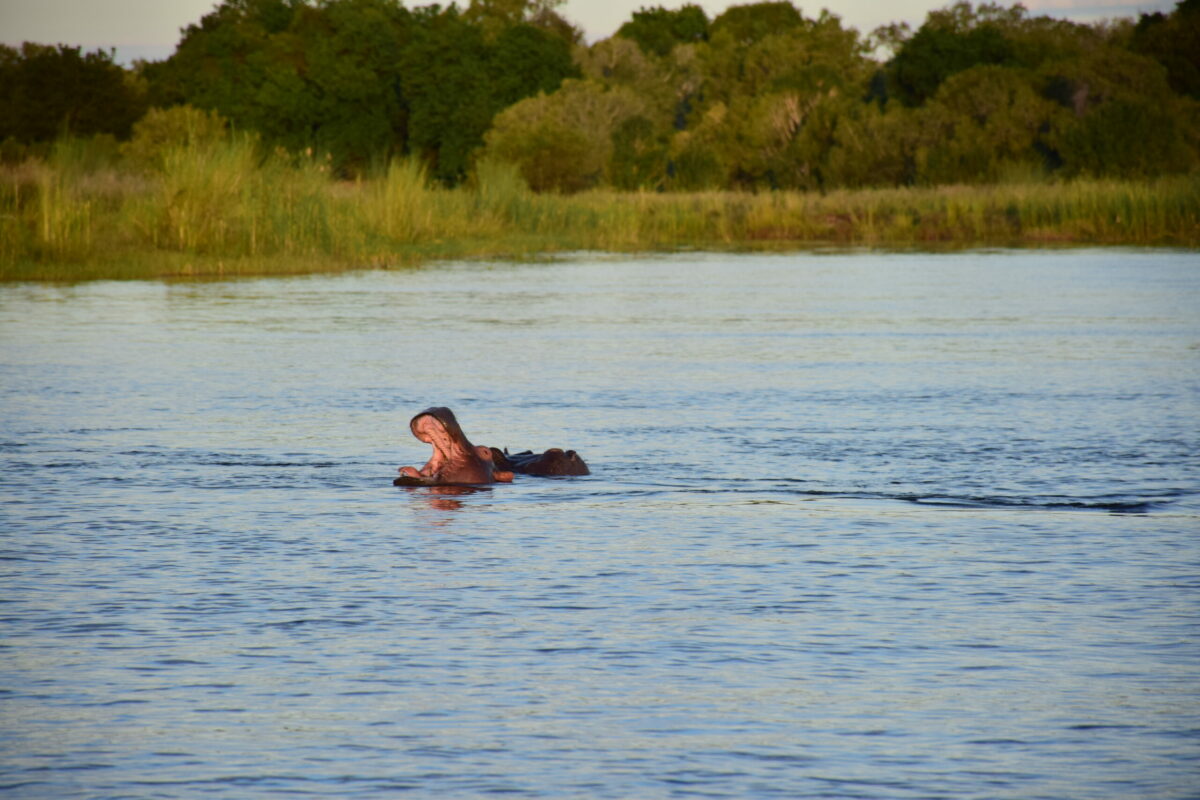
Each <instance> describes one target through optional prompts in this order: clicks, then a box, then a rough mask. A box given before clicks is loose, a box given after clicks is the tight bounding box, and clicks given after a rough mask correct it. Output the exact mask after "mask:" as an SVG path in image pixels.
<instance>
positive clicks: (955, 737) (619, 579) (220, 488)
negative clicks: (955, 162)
mask: <svg viewBox="0 0 1200 800" xmlns="http://www.w3.org/2000/svg"><path fill="white" fill-rule="evenodd" d="M434 404H439V405H448V406H451V407H452V408H453V409H454V410H455V411H456V413H457V414H458V417H459V420H460V421H461V422H462V425H463V427H464V429H465V430H466V431H467V433H468V434H469V435H470V436H471V437H472V439H473V440H474V441H476V442H477V443H481V444H489V445H495V446H508V447H510V448H522V449H523V448H534V449H539V450H540V449H544V448H546V447H552V446H560V447H571V448H575V449H577V450H578V451H579V452H580V453H581V454H582V455H583V456H584V457H585V458H586V459H587V461H588V463H589V464H590V465H591V467H592V470H593V474H592V475H591V476H589V477H585V478H570V479H537V478H528V477H523V476H518V478H517V481H516V483H514V484H513V485H510V486H497V487H494V488H492V489H488V490H483V491H478V492H473V493H467V494H460V495H445V494H439V493H436V492H434V491H432V490H430V489H407V488H399V487H393V486H392V485H391V478H392V477H393V476H394V474H395V470H396V468H397V467H398V466H401V465H405V464H414V465H420V464H422V463H424V461H425V459H426V458H428V455H429V449H428V447H427V446H426V445H423V444H421V443H420V442H418V441H416V440H415V439H413V438H412V437H411V436H410V435H409V434H408V431H407V421H408V419H409V417H410V416H411V415H412V414H413V413H415V412H416V411H419V410H420V409H422V408H425V407H426V406H429V405H434ZM0 409H2V412H3V413H2V421H0V558H2V559H3V560H0V570H2V573H0V792H2V793H3V795H4V796H5V797H13V798H100V797H103V798H118V797H120V798H126V797H129V798H176V797H200V796H203V797H222V798H239V799H240V798H266V797H279V796H295V795H315V796H321V797H375V798H390V797H396V796H402V795H406V796H414V797H471V796H482V795H490V794H501V793H503V794H508V795H514V796H518V797H598V798H626V797H639V798H655V797H692V796H700V797H731V798H746V797H789V798H802V797H832V798H1023V799H1024V798H1133V797H1137V798H1195V797H1197V796H1200V424H1198V420H1200V260H1198V259H1197V256H1196V254H1195V253H1191V252H1178V251H1125V250H1092V251H1080V250H1073V251H1052V252H1037V251H1015V252H971V253H954V254H937V255H931V254H894V253H893V254H885V253H870V252H863V253H844V252H843V253H828V254H811V253H809V254H786V255H778V254H773V255H728V254H717V255H714V254H686V255H676V256H670V257H659V258H628V257H621V258H617V257H597V256H587V255H582V256H578V257H573V258H568V259H565V260H561V261H555V262H550V263H535V264H449V265H439V266H431V267H427V268H424V269H420V270H413V271H400V272H384V271H374V272H362V273H355V274H344V275H337V276H319V277H296V278H277V279H267V280H237V281H224V282H216V283H167V282H124V283H116V282H97V283H88V284H82V285H77V286H40V285H8V286H0Z"/></svg>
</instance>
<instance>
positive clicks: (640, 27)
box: [617, 3, 708, 56]
mask: <svg viewBox="0 0 1200 800" xmlns="http://www.w3.org/2000/svg"><path fill="white" fill-rule="evenodd" d="M617 36H621V37H624V38H626V39H632V40H633V41H635V42H637V45H638V47H640V48H641V49H642V52H644V53H646V54H647V55H656V56H665V55H667V54H668V53H670V52H671V50H673V49H674V48H675V46H676V45H678V44H692V43H695V42H702V41H704V40H705V39H707V38H708V16H707V15H706V14H705V13H704V9H702V8H700V6H697V5H693V4H691V3H689V4H687V5H685V6H682V7H680V8H679V9H677V10H674V11H672V10H669V9H666V8H663V7H662V6H654V7H653V8H642V9H640V10H638V11H635V12H633V18H632V19H631V20H630V21H629V22H626V23H625V24H624V25H622V26H621V27H620V28H618V29H617Z"/></svg>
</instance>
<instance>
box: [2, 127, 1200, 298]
mask: <svg viewBox="0 0 1200 800" xmlns="http://www.w3.org/2000/svg"><path fill="white" fill-rule="evenodd" d="M1047 243H1065V244H1071V243H1078V244H1136V245H1176V246H1184V247H1195V246H1198V245H1200V175H1195V174H1193V175H1189V176H1180V177H1174V178H1164V179H1161V180H1157V181H1154V182H1119V181H1076V182H1071V183H1047V182H1045V181H1041V180H1037V181H1031V182H1029V183H1021V182H1007V183H1004V184H1000V185H995V186H947V187H937V188H924V189H915V188H899V189H874V190H856V191H833V192H829V193H827V194H817V193H797V192H773V193H762V194H747V193H737V192H696V193H689V194H658V193H649V192H615V191H594V192H588V193H584V194H578V195H570V196H562V195H549V194H535V193H533V192H531V191H529V189H528V188H527V187H526V186H525V184H524V183H523V181H522V180H521V178H520V176H519V174H518V173H517V171H516V170H515V169H514V168H512V167H511V166H508V165H506V164H499V163H492V162H482V163H480V164H479V165H478V168H477V172H476V175H475V176H474V177H473V180H472V181H471V182H469V183H468V184H467V185H465V186H464V187H462V188H458V189H445V188H442V187H440V186H436V185H433V184H431V182H430V181H429V179H428V176H427V175H426V173H425V170H424V168H423V167H422V166H421V165H420V163H419V162H417V161H415V160H399V161H394V162H392V163H391V164H390V165H388V166H387V167H386V169H385V170H383V171H381V173H380V174H378V175H376V176H373V177H371V178H367V179H363V180H359V181H356V182H346V181H337V180H334V179H332V178H331V177H330V176H329V174H328V172H327V171H326V170H325V167H324V166H323V165H322V164H320V163H319V162H317V161H314V160H311V159H304V158H300V159H296V158H293V157H289V156H287V155H286V154H278V153H269V154H264V153H262V152H261V149H260V147H259V146H258V145H257V144H256V143H255V142H254V141H253V140H251V139H248V138H239V137H233V138H232V139H230V140H228V141H223V142H216V143H208V144H191V145H187V146H180V147H176V148H173V149H170V150H168V151H166V152H164V153H163V157H162V159H161V164H160V165H159V166H158V168H156V169H154V170H153V171H149V172H138V171H136V170H135V169H133V168H132V167H123V166H122V165H121V164H120V163H119V162H116V161H113V160H111V159H109V160H105V159H103V158H98V157H96V156H95V154H94V153H90V152H89V151H88V150H87V148H86V147H84V146H81V145H73V144H71V143H70V142H64V143H61V144H60V146H56V147H55V148H54V149H53V150H52V152H51V155H50V156H49V158H48V159H47V160H46V161H30V162H26V163H24V164H20V165H16V166H8V167H3V168H0V279H6V280H14V279H68V280H69V279H79V278H84V277H96V276H108V277H146V276H157V275H202V274H235V273H241V274H251V273H256V274H263V273H271V272H280V271H286V272H299V271H314V270H329V269H341V268H355V267H364V266H390V265H397V264H406V263H414V262H419V261H421V260H424V259H429V258H439V257H474V256H494V257H512V256H516V257H520V256H529V255H533V254H537V253H544V252H554V251H564V250H614V251H632V250H657V249H671V248H679V247H690V248H697V247H699V248H759V247H796V246H808V245H816V244H845V245H860V246H882V247H911V246H932V245H951V246H974V245H1016V246H1020V245H1031V244H1047Z"/></svg>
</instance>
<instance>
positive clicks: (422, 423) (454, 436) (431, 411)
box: [392, 406, 588, 486]
mask: <svg viewBox="0 0 1200 800" xmlns="http://www.w3.org/2000/svg"><path fill="white" fill-rule="evenodd" d="M408 427H409V430H411V431H412V434H413V436H415V437H417V438H418V439H420V440H421V441H422V442H426V443H428V444H431V445H433V455H432V456H431V457H430V459H429V461H428V462H426V464H425V466H423V467H421V468H420V469H417V468H416V467H401V468H400V477H398V478H396V479H395V480H394V481H392V483H393V484H395V485H396V486H478V485H483V484H491V483H510V482H511V481H512V479H513V473H514V472H521V473H525V474H529V475H587V474H588V468H587V464H585V463H583V459H581V458H579V456H578V455H577V454H576V453H575V451H574V450H567V451H565V452H564V451H563V450H560V449H558V448H556V447H555V448H551V449H549V450H547V451H546V452H545V453H541V454H534V453H533V452H531V451H526V452H523V453H517V454H515V455H509V454H508V452H507V451H501V450H498V449H496V448H494V447H484V446H483V445H473V444H471V441H470V440H469V439H467V436H466V434H464V433H463V430H462V427H460V426H459V424H458V420H457V419H456V418H455V416H454V412H453V411H451V410H450V409H448V408H446V407H445V406H434V407H433V408H427V409H425V410H424V411H422V412H421V413H419V414H417V415H416V416H415V417H413V418H412V419H411V420H410V421H409V423H408Z"/></svg>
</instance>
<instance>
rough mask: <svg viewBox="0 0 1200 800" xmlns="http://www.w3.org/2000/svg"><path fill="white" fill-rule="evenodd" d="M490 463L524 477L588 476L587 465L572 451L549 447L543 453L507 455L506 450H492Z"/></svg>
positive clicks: (527, 452)
mask: <svg viewBox="0 0 1200 800" xmlns="http://www.w3.org/2000/svg"><path fill="white" fill-rule="evenodd" d="M492 462H493V463H494V464H495V465H496V466H497V467H498V468H499V469H504V470H508V471H510V472H521V473H524V474H525V475H541V476H543V477H550V476H557V475H590V474H591V471H590V470H589V469H588V465H587V464H585V463H584V461H583V459H582V458H580V457H579V454H578V453H576V452H575V451H574V450H562V449H560V448H557V447H551V448H550V449H549V450H547V451H546V452H544V453H535V452H533V451H532V450H526V451H525V452H523V453H509V452H508V451H507V450H498V449H497V448H495V447H493V448H492Z"/></svg>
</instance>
